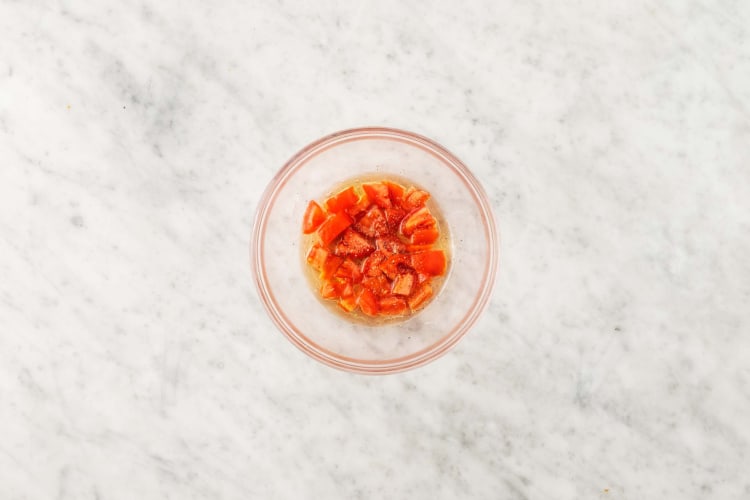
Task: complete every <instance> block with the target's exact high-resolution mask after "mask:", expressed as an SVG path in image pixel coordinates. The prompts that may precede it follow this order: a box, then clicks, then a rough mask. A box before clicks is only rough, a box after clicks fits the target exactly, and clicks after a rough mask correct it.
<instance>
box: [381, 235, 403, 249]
mask: <svg viewBox="0 0 750 500" xmlns="http://www.w3.org/2000/svg"><path fill="white" fill-rule="evenodd" d="M375 246H376V247H377V249H378V250H380V251H381V252H386V253H404V252H406V245H405V244H404V243H402V242H401V240H399V239H398V238H396V237H395V236H384V237H382V238H378V239H376V240H375Z"/></svg>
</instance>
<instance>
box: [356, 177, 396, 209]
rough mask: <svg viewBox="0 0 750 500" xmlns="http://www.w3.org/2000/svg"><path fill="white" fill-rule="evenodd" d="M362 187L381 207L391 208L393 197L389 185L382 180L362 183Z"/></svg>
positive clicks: (371, 199)
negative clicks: (389, 191)
mask: <svg viewBox="0 0 750 500" xmlns="http://www.w3.org/2000/svg"><path fill="white" fill-rule="evenodd" d="M362 189H364V190H365V193H367V197H368V198H370V201H372V202H373V203H374V204H376V205H377V206H379V207H380V208H391V197H390V194H389V193H388V186H386V185H385V184H383V183H382V182H370V183H367V184H362Z"/></svg>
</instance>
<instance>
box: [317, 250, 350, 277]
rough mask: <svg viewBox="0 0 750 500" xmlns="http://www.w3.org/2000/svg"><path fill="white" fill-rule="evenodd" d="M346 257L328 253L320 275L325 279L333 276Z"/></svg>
mask: <svg viewBox="0 0 750 500" xmlns="http://www.w3.org/2000/svg"><path fill="white" fill-rule="evenodd" d="M342 262H344V259H342V258H341V257H337V256H336V255H328V257H326V260H325V261H324V262H323V267H322V268H321V269H320V277H321V278H322V279H324V280H327V279H328V278H330V277H332V276H333V275H334V273H335V272H336V271H337V270H338V268H339V266H340V265H341V263H342Z"/></svg>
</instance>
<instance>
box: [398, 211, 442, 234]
mask: <svg viewBox="0 0 750 500" xmlns="http://www.w3.org/2000/svg"><path fill="white" fill-rule="evenodd" d="M435 226H437V221H436V220H435V217H433V216H432V214H431V213H430V210H429V209H428V208H427V207H420V208H417V209H415V210H412V211H411V212H409V213H408V214H407V215H406V217H404V219H403V220H402V221H401V233H403V234H404V236H411V234H412V233H413V232H414V231H416V230H417V229H426V228H431V227H435Z"/></svg>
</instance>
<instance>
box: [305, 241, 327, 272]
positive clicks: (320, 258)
mask: <svg viewBox="0 0 750 500" xmlns="http://www.w3.org/2000/svg"><path fill="white" fill-rule="evenodd" d="M326 258H328V250H326V249H325V248H323V247H321V246H320V245H318V244H315V245H313V246H312V247H310V251H308V252H307V262H309V263H310V265H311V266H312V267H313V269H315V270H316V271H321V270H323V264H324V263H325V261H326Z"/></svg>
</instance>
